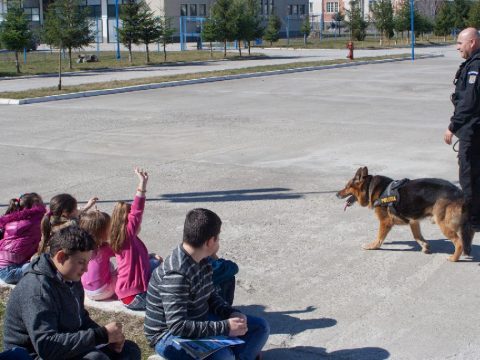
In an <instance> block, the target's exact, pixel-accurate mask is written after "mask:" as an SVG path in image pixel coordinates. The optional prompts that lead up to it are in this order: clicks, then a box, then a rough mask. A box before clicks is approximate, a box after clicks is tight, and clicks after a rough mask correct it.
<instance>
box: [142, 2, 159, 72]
mask: <svg viewBox="0 0 480 360" xmlns="http://www.w3.org/2000/svg"><path fill="white" fill-rule="evenodd" d="M139 19H140V24H139V25H140V28H139V40H140V41H141V42H142V43H144V44H145V60H146V61H147V64H148V63H149V62H150V52H149V49H148V45H149V44H151V43H155V42H158V41H159V40H160V37H161V36H162V27H161V24H160V19H159V18H158V17H155V16H154V14H153V11H151V10H150V7H149V6H148V5H147V4H146V3H145V2H142V3H141V4H140V12H139Z"/></svg>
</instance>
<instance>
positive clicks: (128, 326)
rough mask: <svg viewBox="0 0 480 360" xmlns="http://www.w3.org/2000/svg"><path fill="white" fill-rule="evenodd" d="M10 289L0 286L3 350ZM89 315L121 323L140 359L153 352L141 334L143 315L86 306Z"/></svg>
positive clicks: (0, 328)
mask: <svg viewBox="0 0 480 360" xmlns="http://www.w3.org/2000/svg"><path fill="white" fill-rule="evenodd" d="M11 291H12V289H10V288H7V287H0V351H2V350H3V323H4V321H5V307H6V305H7V301H8V297H9V296H10V292H11ZM87 310H88V312H89V314H90V317H91V318H92V319H93V320H94V321H96V322H97V323H98V324H100V325H105V324H108V323H109V322H112V321H118V322H121V323H122V324H123V332H124V333H125V334H126V336H127V339H129V340H132V341H134V342H136V343H137V344H138V346H140V349H141V350H142V359H143V360H146V359H148V357H149V356H150V355H153V354H154V352H153V350H152V349H151V348H150V346H148V343H147V339H146V337H145V335H144V334H143V317H140V316H135V315H129V314H125V313H121V312H107V311H101V310H98V309H95V308H91V307H87Z"/></svg>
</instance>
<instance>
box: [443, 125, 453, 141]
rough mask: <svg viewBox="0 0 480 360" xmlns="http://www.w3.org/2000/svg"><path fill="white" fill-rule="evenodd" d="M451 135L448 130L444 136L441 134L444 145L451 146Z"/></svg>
mask: <svg viewBox="0 0 480 360" xmlns="http://www.w3.org/2000/svg"><path fill="white" fill-rule="evenodd" d="M452 138H453V133H452V132H451V131H450V130H448V129H447V130H445V134H443V141H445V144H447V145H451V144H452Z"/></svg>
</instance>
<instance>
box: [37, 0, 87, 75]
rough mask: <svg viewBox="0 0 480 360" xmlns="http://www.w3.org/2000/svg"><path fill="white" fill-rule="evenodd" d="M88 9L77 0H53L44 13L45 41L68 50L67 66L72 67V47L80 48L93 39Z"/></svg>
mask: <svg viewBox="0 0 480 360" xmlns="http://www.w3.org/2000/svg"><path fill="white" fill-rule="evenodd" d="M88 15H89V9H88V8H86V7H83V8H82V7H81V6H80V1H79V0H55V2H53V3H52V4H51V5H50V6H49V7H48V11H47V13H46V18H45V24H44V38H45V42H46V43H47V44H49V45H53V46H55V47H57V48H58V49H60V50H61V49H67V50H68V68H69V69H70V70H71V69H72V49H81V48H83V47H84V46H87V45H89V44H90V43H92V42H93V41H94V40H95V37H94V34H93V33H92V32H91V31H90V19H89V18H88Z"/></svg>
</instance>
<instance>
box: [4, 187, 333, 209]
mask: <svg viewBox="0 0 480 360" xmlns="http://www.w3.org/2000/svg"><path fill="white" fill-rule="evenodd" d="M335 193H336V191H335V190H331V191H311V192H292V189H288V188H281V187H277V188H261V189H238V190H220V191H205V192H189V193H175V194H160V195H158V196H157V197H153V198H151V197H148V196H147V199H146V201H147V202H156V201H168V202H171V203H198V202H227V201H258V200H290V199H301V198H303V197H305V195H315V194H335ZM117 201H125V202H132V201H133V197H132V198H129V199H101V200H99V201H97V204H110V203H116V202H117ZM86 203H87V201H78V204H80V205H82V204H86ZM48 204H49V203H47V202H46V203H45V205H48ZM7 206H8V204H0V208H1V207H7Z"/></svg>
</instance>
